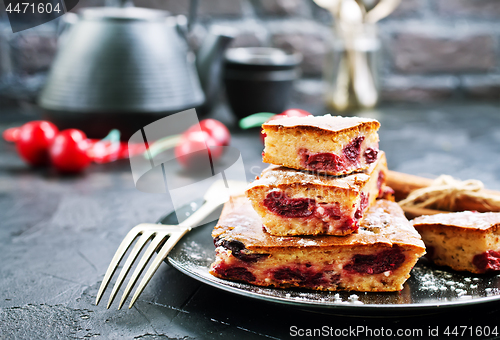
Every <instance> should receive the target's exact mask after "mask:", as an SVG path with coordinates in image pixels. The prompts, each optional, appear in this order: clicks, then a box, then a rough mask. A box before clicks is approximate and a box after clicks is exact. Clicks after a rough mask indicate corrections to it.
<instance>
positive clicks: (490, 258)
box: [472, 250, 500, 271]
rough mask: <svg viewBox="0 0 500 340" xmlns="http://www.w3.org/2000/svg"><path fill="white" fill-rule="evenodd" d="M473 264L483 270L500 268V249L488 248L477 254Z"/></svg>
mask: <svg viewBox="0 0 500 340" xmlns="http://www.w3.org/2000/svg"><path fill="white" fill-rule="evenodd" d="M472 264H473V265H474V266H476V267H477V268H478V269H480V270H483V271H488V270H492V271H493V270H500V251H495V250H488V251H485V252H484V253H482V254H478V255H475V256H474V257H473V258H472Z"/></svg>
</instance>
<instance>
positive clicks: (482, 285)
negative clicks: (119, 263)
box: [160, 202, 500, 315]
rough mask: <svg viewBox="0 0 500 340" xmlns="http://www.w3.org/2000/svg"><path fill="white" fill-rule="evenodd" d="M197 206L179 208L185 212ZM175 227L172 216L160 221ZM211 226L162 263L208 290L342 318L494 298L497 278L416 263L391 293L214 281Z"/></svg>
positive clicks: (499, 288)
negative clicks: (402, 285)
mask: <svg viewBox="0 0 500 340" xmlns="http://www.w3.org/2000/svg"><path fill="white" fill-rule="evenodd" d="M200 203H201V202H196V204H192V205H191V206H190V207H186V208H184V211H183V213H185V214H189V213H190V212H191V211H192V210H191V209H192V208H191V207H194V208H195V209H196V205H198V206H199V204H200ZM160 221H161V222H162V223H165V224H176V223H177V219H176V217H175V215H174V214H170V215H167V216H166V217H164V218H163V219H161V220H160ZM214 226H215V222H211V223H207V224H205V225H202V226H200V227H198V228H196V229H193V230H192V231H191V232H189V233H188V234H187V235H185V236H184V238H183V239H182V240H181V241H180V242H179V243H178V244H177V245H176V246H175V248H174V249H173V250H172V252H171V253H170V255H169V256H168V262H169V263H170V264H171V265H172V266H174V267H175V268H176V269H178V270H179V271H181V272H182V273H184V274H186V275H188V276H190V277H192V278H194V279H196V280H198V281H201V282H203V283H206V284H208V285H211V286H213V287H216V288H219V289H222V290H225V291H228V292H231V293H236V294H239V295H243V296H246V297H251V298H255V299H260V300H265V301H268V302H276V303H283V304H289V305H295V306H298V307H300V308H305V309H316V310H317V309H321V311H322V312H333V313H346V314H352V313H355V314H358V315H359V314H364V315H370V314H379V313H396V314H397V313H399V312H403V311H404V312H414V313H428V312H437V311H441V310H442V309H443V308H449V307H459V306H469V305H475V304H483V303H488V302H493V301H498V300H500V275H473V274H470V273H463V272H460V273H459V272H454V271H451V270H450V271H447V270H445V269H443V268H437V267H435V266H432V265H431V264H428V263H426V262H425V261H423V260H421V261H419V262H418V263H417V265H416V266H415V267H414V268H413V270H412V272H411V276H410V278H409V279H408V280H407V281H406V283H405V285H404V289H403V290H402V291H400V292H394V293H360V292H319V291H310V290H301V289H275V288H265V287H257V286H253V285H249V284H245V283H241V282H232V281H226V280H221V279H219V278H216V277H214V276H212V275H210V273H209V272H208V270H209V267H210V264H211V263H212V262H213V261H214V258H215V251H214V250H215V249H214V245H213V242H212V237H211V235H210V234H211V232H212V229H213V227H214Z"/></svg>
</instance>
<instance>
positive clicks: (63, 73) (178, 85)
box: [39, 5, 234, 138]
mask: <svg viewBox="0 0 500 340" xmlns="http://www.w3.org/2000/svg"><path fill="white" fill-rule="evenodd" d="M68 21H69V20H68ZM72 21H73V23H71V24H69V25H68V27H67V29H66V30H65V31H64V33H63V34H62V35H61V37H60V45H59V49H58V52H57V54H56V57H55V59H54V62H53V64H52V67H51V70H50V72H49V74H48V77H47V82H46V84H45V86H44V88H43V89H42V91H41V94H40V97H39V105H40V107H41V108H42V109H43V110H44V112H45V118H46V119H49V120H51V121H52V122H54V123H55V124H56V125H58V126H59V127H60V128H66V127H75V128H80V129H82V130H83V131H85V132H86V133H87V135H88V136H89V137H96V138H98V137H99V136H103V135H105V134H106V133H107V132H109V130H110V129H113V128H118V129H120V130H121V131H122V136H123V137H124V138H127V136H129V135H130V134H131V133H133V132H135V131H137V130H138V129H140V128H141V127H142V126H144V125H147V124H149V123H151V122H153V121H154V120H157V119H159V118H161V117H164V116H165V115H168V114H170V113H175V112H179V111H182V110H185V109H189V108H200V109H202V111H203V112H208V111H209V110H210V107H211V106H212V104H213V102H214V99H216V97H217V94H218V91H219V88H220V74H221V71H220V70H221V68H222V63H223V57H224V52H225V50H226V48H227V46H228V45H229V43H230V42H231V40H232V39H233V36H234V32H233V30H232V29H230V28H224V27H214V28H212V29H211V30H210V31H209V32H208V35H207V37H206V38H205V40H204V41H203V43H202V44H201V46H200V48H199V49H198V52H197V54H196V55H195V54H194V53H193V52H192V51H191V50H190V49H189V47H188V44H187V41H186V39H185V35H186V27H188V25H187V19H186V18H185V17H183V16H172V15H170V14H169V13H168V12H165V11H160V10H153V9H146V8H138V7H134V6H130V5H129V6H113V7H96V8H86V9H83V10H81V11H80V12H79V14H78V16H77V17H76V18H75V20H72Z"/></svg>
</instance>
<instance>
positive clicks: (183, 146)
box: [175, 130, 223, 169]
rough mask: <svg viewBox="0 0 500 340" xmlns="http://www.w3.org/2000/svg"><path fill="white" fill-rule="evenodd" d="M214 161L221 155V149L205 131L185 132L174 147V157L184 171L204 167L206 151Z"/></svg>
mask: <svg viewBox="0 0 500 340" xmlns="http://www.w3.org/2000/svg"><path fill="white" fill-rule="evenodd" d="M207 147H208V153H209V155H210V157H211V158H212V161H215V160H217V159H219V158H220V156H221V155H222V151H223V147H222V146H221V145H220V144H219V142H218V141H217V140H216V139H215V138H213V137H212V136H210V134H209V133H208V132H206V131H189V130H188V131H186V132H185V133H184V134H183V135H182V138H181V140H180V142H179V144H177V146H176V147H175V157H177V159H178V161H179V163H180V164H181V165H182V166H183V167H185V168H186V169H195V168H197V167H200V166H205V165H206V163H205V162H204V161H205V160H206V156H205V155H206V152H207V151H206V150H207Z"/></svg>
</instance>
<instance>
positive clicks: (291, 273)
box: [272, 265, 340, 287]
mask: <svg viewBox="0 0 500 340" xmlns="http://www.w3.org/2000/svg"><path fill="white" fill-rule="evenodd" d="M309 268H310V265H309V266H307V265H306V266H305V268H304V266H300V265H298V266H293V267H288V266H283V267H279V268H277V269H275V270H273V271H272V276H273V279H274V280H276V281H281V282H283V283H297V284H299V285H301V286H308V287H316V286H327V285H328V286H329V285H332V284H336V283H338V282H339V280H340V275H339V274H335V273H333V272H331V271H324V272H323V271H322V272H318V271H316V270H312V269H309Z"/></svg>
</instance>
